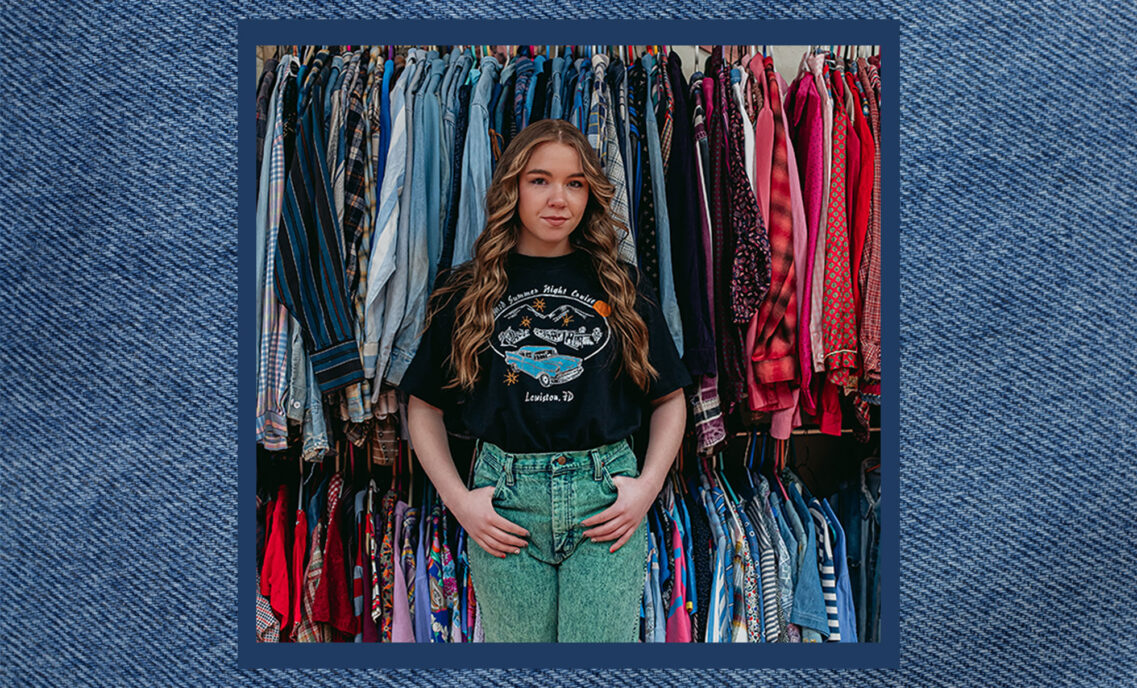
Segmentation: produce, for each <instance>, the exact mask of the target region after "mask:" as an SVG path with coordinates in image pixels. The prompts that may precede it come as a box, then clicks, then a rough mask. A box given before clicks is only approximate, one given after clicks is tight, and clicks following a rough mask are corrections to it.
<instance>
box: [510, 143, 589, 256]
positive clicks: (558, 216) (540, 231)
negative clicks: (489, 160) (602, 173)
mask: <svg viewBox="0 0 1137 688" xmlns="http://www.w3.org/2000/svg"><path fill="white" fill-rule="evenodd" d="M518 184H519V185H520V187H519V189H518V199H517V215H518V218H519V219H520V220H521V235H520V236H519V237H518V240H517V250H518V252H520V253H523V254H525V255H531V256H560V255H564V254H566V253H569V252H570V251H571V247H570V245H569V235H570V234H572V232H573V230H574V229H576V227H577V225H579V224H580V221H581V219H582V218H583V217H584V209H585V208H586V207H587V206H588V193H589V189H588V179H586V178H585V176H584V169H583V167H582V166H581V162H580V155H578V154H577V152H576V149H574V148H572V147H571V146H569V145H567V144H564V143H558V142H555V141H549V142H547V143H542V144H541V145H539V146H537V147H536V148H534V149H533V153H532V154H531V155H530V156H529V162H528V164H526V165H525V169H523V170H522V171H521V175H520V176H519V177H518Z"/></svg>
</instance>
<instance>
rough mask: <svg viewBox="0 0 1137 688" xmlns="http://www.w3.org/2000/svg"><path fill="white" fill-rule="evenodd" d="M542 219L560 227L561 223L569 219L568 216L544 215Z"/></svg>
mask: <svg viewBox="0 0 1137 688" xmlns="http://www.w3.org/2000/svg"><path fill="white" fill-rule="evenodd" d="M541 219H542V220H544V221H545V222H547V223H549V224H550V225H552V226H554V227H560V226H561V225H563V224H564V223H566V222H568V221H569V219H568V218H567V217H543V218H541Z"/></svg>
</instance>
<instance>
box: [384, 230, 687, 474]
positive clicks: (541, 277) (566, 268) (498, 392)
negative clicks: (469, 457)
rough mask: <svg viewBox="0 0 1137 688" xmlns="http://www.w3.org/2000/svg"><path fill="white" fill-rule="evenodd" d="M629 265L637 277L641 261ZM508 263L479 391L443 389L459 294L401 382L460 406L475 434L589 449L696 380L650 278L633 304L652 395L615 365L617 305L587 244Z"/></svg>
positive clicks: (522, 444)
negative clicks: (652, 372)
mask: <svg viewBox="0 0 1137 688" xmlns="http://www.w3.org/2000/svg"><path fill="white" fill-rule="evenodd" d="M626 269H627V270H628V272H629V276H630V277H631V278H632V279H633V281H635V280H636V275H635V272H634V271H635V268H634V267H631V266H628V267H627V268H626ZM506 271H507V274H508V275H509V286H508V288H507V291H506V293H505V295H504V296H503V297H502V299H501V300H500V301H499V302H498V303H497V304H496V306H495V307H494V309H493V314H494V331H493V334H492V336H491V337H490V341H489V346H488V347H487V349H486V351H485V352H484V353H483V354H482V357H481V359H480V363H481V370H482V375H481V378H480V379H479V380H478V382H477V384H476V385H475V387H474V390H473V391H472V392H471V393H469V394H461V393H458V392H456V391H453V390H444V389H443V386H444V385H445V384H446V383H447V382H448V381H449V379H450V378H451V375H452V374H451V372H450V369H449V368H448V365H447V363H446V361H447V359H448V358H449V356H450V352H451V342H452V339H453V333H454V321H455V309H456V307H457V303H458V301H459V300H460V296H459V295H454V296H453V298H451V299H450V301H449V303H447V304H446V305H445V306H444V307H443V308H442V310H441V311H440V312H439V313H438V315H437V316H436V317H435V318H434V319H433V321H432V322H431V324H430V327H429V328H428V329H427V331H426V333H425V335H424V336H423V340H422V344H421V345H420V347H419V352H418V355H417V356H416V357H415V360H414V362H413V363H412V364H411V366H410V368H408V370H407V374H406V375H405V376H404V378H403V381H402V384H401V385H400V387H401V389H403V391H405V392H406V393H407V394H411V395H414V396H417V397H419V398H420V399H422V400H423V401H426V402H427V403H428V404H431V405H433V406H436V407H439V408H443V409H444V410H452V411H453V412H455V413H456V414H457V415H458V419H459V421H460V423H461V424H462V426H463V427H464V429H466V430H467V431H468V432H470V433H471V434H473V435H474V436H475V437H478V438H480V439H482V440H484V441H486V442H491V443H493V444H496V445H497V446H499V447H501V448H502V449H504V450H505V451H508V452H550V451H557V450H570V449H571V450H579V449H592V448H594V447H599V446H603V445H606V444H610V443H612V442H616V441H618V440H621V439H624V438H625V437H627V436H628V435H630V434H632V433H633V432H634V431H635V430H636V429H637V428H639V426H640V423H641V420H642V416H643V412H644V407H645V405H646V404H647V402H648V401H650V400H654V399H659V398H661V397H663V396H665V395H667V394H670V393H671V392H673V391H675V390H677V389H679V388H681V387H683V386H684V385H686V384H688V383H689V382H690V378H689V377H688V376H687V371H686V369H685V368H684V367H683V364H682V362H681V361H680V360H679V355H678V352H676V351H675V347H674V344H673V343H672V341H671V336H670V333H669V332H668V331H667V326H666V325H665V324H664V322H663V318H662V315H661V314H660V311H659V305H658V302H657V301H656V299H655V295H654V293H653V292H652V290H651V289H650V287H648V286H646V281H640V283H639V284H640V285H639V288H638V293H637V298H636V312H637V313H639V314H640V316H641V317H642V318H643V320H644V323H645V324H646V325H647V330H648V360H649V361H650V362H651V364H652V365H653V366H654V367H655V369H656V370H657V371H658V372H659V377H658V378H657V379H656V380H655V381H654V382H652V383H651V385H650V388H649V390H648V392H647V394H645V393H644V392H643V391H642V390H640V389H639V388H638V387H636V386H635V384H634V383H632V381H631V380H630V379H628V377H627V376H626V375H625V374H623V373H617V371H618V370H619V365H620V361H619V359H618V358H617V351H618V348H617V346H616V333H615V331H614V330H613V329H612V327H611V326H610V325H609V322H608V316H609V315H610V314H611V309H612V306H611V305H609V300H608V298H607V296H606V295H605V294H604V292H603V290H602V289H601V288H600V282H599V278H598V277H597V276H596V273H595V271H594V269H593V267H592V264H591V260H589V258H588V254H587V253H585V252H584V251H581V250H577V251H574V252H572V253H569V254H566V255H563V256H557V257H554V258H539V257H534V256H525V255H521V254H517V253H512V254H510V255H509V257H508V259H507V263H506ZM448 416H449V414H448Z"/></svg>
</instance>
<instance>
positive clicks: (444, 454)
mask: <svg viewBox="0 0 1137 688" xmlns="http://www.w3.org/2000/svg"><path fill="white" fill-rule="evenodd" d="M407 429H408V430H409V431H410V434H411V445H412V446H413V447H414V450H415V454H416V455H417V456H418V460H419V463H421V464H422V467H423V470H425V471H426V475H427V476H428V477H429V478H430V482H432V483H434V489H435V490H437V491H438V496H439V497H441V498H442V502H443V503H444V504H446V506H447V507H448V508H450V509H451V510H453V508H454V504H455V503H456V502H457V501H458V499H459V498H460V497H461V496H462V495H463V494H465V493H466V492H467V490H466V484H465V483H464V482H463V481H462V478H461V476H459V475H458V469H457V468H455V467H454V458H453V457H452V456H451V455H450V442H449V441H448V440H447V439H446V425H445V423H443V421H442V410H441V409H438V408H435V407H434V406H431V405H430V404H428V403H426V402H425V401H423V400H422V399H419V398H418V397H415V396H412V397H410V399H409V400H408V402H407Z"/></svg>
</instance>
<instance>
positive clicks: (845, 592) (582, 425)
mask: <svg viewBox="0 0 1137 688" xmlns="http://www.w3.org/2000/svg"><path fill="white" fill-rule="evenodd" d="M270 26H271V25H270ZM807 26H808V25H807ZM271 33H272V32H271V31H261V32H259V34H258V36H262V37H263V36H265V35H271ZM453 33H454V32H453V31H451V32H450V34H451V36H452V35H453ZM802 33H803V32H801V31H799V32H797V35H801V34H802ZM804 33H806V34H807V33H808V32H804ZM295 34H296V32H290V34H289V37H290V38H293V40H295V38H294V36H295ZM325 34H326V32H325ZM819 34H823V35H819V36H818V38H819V39H821V38H830V37H832V35H833V34H834V32H833V31H826V32H819ZM711 35H714V34H713V32H711V33H708V32H705V31H704V32H702V33H701V34H699V35H698V38H704V39H705V38H706V37H707V36H711ZM479 37H480V36H479V35H478V34H477V32H471V33H470V35H469V40H476V39H478V38H479ZM566 37H568V38H571V37H573V36H566ZM642 37H649V36H642V34H641V35H640V36H637V38H641V39H642ZM282 38H283V36H282ZM353 38H357V37H354V36H353ZM545 38H546V39H547V36H545ZM319 40H328V39H327V38H324V37H321V38H320V39H319ZM451 40H453V38H451ZM246 47H247V48H248V49H249V50H252V49H255V51H256V79H255V83H249V84H244V85H243V86H242V97H243V99H244V100H246V101H248V105H250V106H251V104H252V102H254V101H255V115H254V111H253V108H252V107H243V109H242V116H244V115H246V114H247V115H250V116H255V125H256V129H255V131H256V138H255V142H251V143H250V144H249V147H251V148H252V149H253V150H255V160H253V159H252V156H251V155H245V156H244V159H245V160H247V161H248V163H249V164H248V165H247V166H246V167H243V168H242V170H241V173H242V174H244V175H248V176H249V182H248V184H247V185H246V188H248V189H250V190H252V189H254V187H253V186H252V178H253V175H254V171H253V170H252V169H248V167H253V166H254V164H255V180H256V181H255V194H253V193H250V194H249V197H248V198H246V199H243V200H242V203H243V204H245V205H244V206H243V207H245V208H247V209H248V212H246V213H244V214H243V218H250V219H252V218H254V217H255V224H254V225H253V226H242V228H241V235H242V246H243V249H242V256H243V258H242V275H241V289H242V290H248V292H249V293H248V294H247V296H248V298H247V299H246V300H244V301H243V302H242V303H244V304H250V305H251V306H252V307H255V316H254V313H251V312H248V309H246V310H245V311H244V312H242V316H241V318H242V326H243V328H244V329H243V330H242V341H241V348H242V352H243V353H244V358H243V359H242V360H243V361H250V362H252V363H253V364H252V365H251V366H245V367H243V368H242V370H241V375H242V378H243V379H244V380H243V381H244V383H247V386H248V387H247V388H249V389H252V385H253V384H254V383H253V379H254V378H255V394H249V395H247V396H246V397H244V398H245V399H246V400H247V401H249V402H251V401H252V398H253V397H254V396H255V405H254V404H252V403H245V401H243V402H242V406H241V412H242V416H241V425H242V427H243V428H247V433H246V434H245V435H244V437H245V438H247V439H248V442H247V443H246V444H243V445H242V446H243V447H246V448H247V450H248V454H247V455H248V458H249V462H250V466H249V470H248V471H247V472H246V473H244V474H243V475H244V476H245V477H244V478H243V479H242V492H241V495H240V502H241V509H242V510H241V529H242V533H243V536H242V538H241V544H242V551H241V566H242V571H243V573H242V576H243V577H242V585H243V586H244V585H245V583H246V581H247V587H243V588H242V590H244V593H243V594H244V595H245V596H244V597H242V599H241V600H240V607H241V609H242V610H243V612H242V613H243V614H244V613H245V611H247V612H248V614H249V618H252V619H255V622H254V624H255V640H254V639H253V638H252V637H250V638H244V637H242V639H241V642H242V644H244V643H246V642H249V643H255V644H258V645H259V644H284V643H289V644H353V643H359V644H389V643H402V644H424V645H431V644H451V645H460V644H471V643H485V644H500V643H507V644H522V643H524V644H530V643H536V644H542V643H544V644H560V643H588V644H613V645H616V646H617V647H620V646H624V647H632V645H630V644H639V645H641V646H643V645H647V644H661V645H662V644H684V645H691V646H696V645H704V646H707V645H722V644H764V643H781V644H786V645H787V646H788V645H793V644H797V645H799V646H801V645H804V644H823V643H824V644H827V643H842V644H876V643H879V642H880V641H881V636H882V614H881V609H882V600H883V599H884V597H886V596H887V595H888V594H889V593H888V591H889V590H894V589H895V588H896V587H897V581H896V579H895V566H892V567H889V566H886V565H884V562H883V561H882V550H883V549H886V548H882V539H883V540H885V541H887V540H888V539H891V540H893V541H895V538H896V533H895V532H888V531H887V530H885V532H884V534H883V535H882V523H887V522H888V520H887V519H883V518H882V510H884V509H887V510H891V511H894V510H895V504H891V505H888V504H887V502H888V501H889V500H894V499H895V495H893V494H886V499H883V500H882V495H881V492H882V490H881V482H882V481H881V476H882V473H886V472H890V471H895V465H894V464H893V465H888V466H887V467H884V468H882V455H883V456H884V457H885V458H886V461H885V463H888V462H894V461H895V455H894V453H893V452H892V451H890V449H889V448H891V447H894V446H895V445H894V440H893V439H890V440H889V441H888V442H882V396H883V397H885V399H886V400H885V403H884V408H886V409H887V404H888V403H893V404H895V403H896V399H895V398H892V397H888V395H882V366H881V359H882V336H881V332H882V322H881V311H882V307H881V304H882V270H881V266H882V256H883V255H884V254H885V252H884V251H882V245H883V244H887V242H889V241H890V239H888V238H884V239H883V240H882V225H884V226H885V227H888V225H887V224H886V223H885V222H884V216H883V214H882V205H883V204H887V203H888V200H885V199H882V184H881V171H882V158H884V157H885V156H886V154H887V151H886V150H885V149H886V146H885V145H884V144H882V139H881V136H882V135H881V120H882V118H887V117H894V116H895V114H889V115H884V114H883V111H882V103H895V102H896V98H895V94H893V95H892V96H891V97H885V98H883V99H882V97H881V45H880V44H879V43H877V44H869V43H863V44H860V45H836V44H833V45H822V44H795V45H739V44H731V45H723V44H705V45H704V44H701V45H672V44H666V45H665V44H656V45H646V44H637V45H624V44H615V45H611V44H610V45H576V44H573V45H568V44H540V45H516V44H507V45H502V44H447V45H440V44H433V45H428V44H412V43H410V42H409V41H408V42H407V43H406V44H395V43H393V42H390V41H388V42H386V43H384V44H381V45H355V44H348V43H347V42H343V43H340V44H325V43H316V42H315V41H313V42H312V43H302V42H301V43H295V42H294V43H289V44H285V43H281V44H268V43H267V42H265V41H264V40H263V39H262V40H258V42H257V43H256V44H253V45H249V46H246ZM890 66H891V65H890ZM890 126H891V125H890ZM247 131H251V126H250V127H248V128H243V129H242V135H243V136H245V132H247ZM890 164H892V163H890ZM253 208H255V212H254V211H253V210H252V209H253ZM891 212H892V211H891V210H890V211H889V214H891ZM890 250H893V251H894V249H892V248H891V247H890ZM891 255H894V253H893V254H891ZM885 272H886V274H888V273H889V271H888V270H887V269H886V271H885ZM893 288H894V285H888V289H889V290H891V289H893ZM253 293H255V302H254V301H253V298H252V296H251V294H253ZM254 320H255V322H253V321H254ZM250 333H251V334H250ZM892 356H895V351H894V350H891V349H887V350H886V357H892ZM893 370H895V369H894V368H891V367H890V368H889V374H892V371H893ZM884 415H885V416H888V417H891V418H895V409H889V410H886V412H885V414H884ZM894 431H895V428H894V427H885V428H884V432H885V433H888V432H894ZM253 437H255V470H254V469H253V466H252V461H253V452H252V449H253V447H252V441H253V440H252V438H253ZM243 441H244V440H243ZM882 449H884V451H882ZM242 470H244V469H242ZM254 503H255V522H254V520H253V514H254V510H253V504H254ZM882 504H883V505H885V506H882ZM889 551H893V550H892V549H891V548H889ZM882 590H883V591H884V592H883V593H882ZM254 605H255V606H254ZM254 610H255V611H254ZM884 626H885V631H886V633H893V630H892V628H890V627H889V626H888V623H887V622H884ZM244 628H248V626H245V627H244ZM249 630H250V631H252V630H253V629H251V628H249ZM624 644H629V645H624ZM408 647H409V645H408ZM518 647H522V646H518ZM534 647H538V646H534ZM435 652H438V653H443V652H445V650H443V649H441V648H439V649H436V650H435ZM524 652H526V650H524V649H522V653H524Z"/></svg>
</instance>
